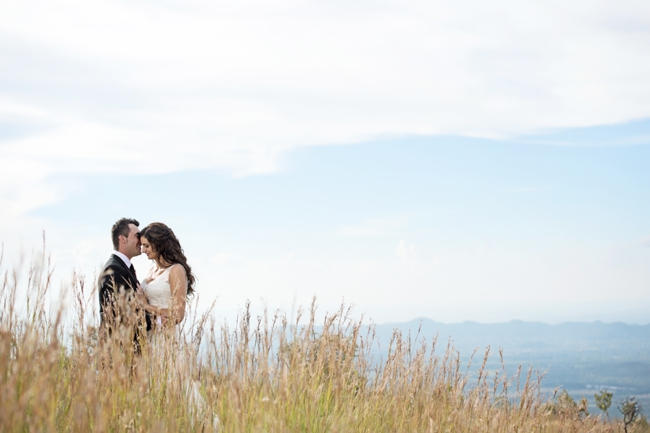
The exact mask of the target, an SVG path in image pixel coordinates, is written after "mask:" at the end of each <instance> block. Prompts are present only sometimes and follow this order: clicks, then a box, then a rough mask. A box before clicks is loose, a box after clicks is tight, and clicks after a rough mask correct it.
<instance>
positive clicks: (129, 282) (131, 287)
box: [99, 254, 151, 330]
mask: <svg viewBox="0 0 650 433" xmlns="http://www.w3.org/2000/svg"><path fill="white" fill-rule="evenodd" d="M137 287H138V279H137V277H136V275H135V273H134V272H131V270H130V269H129V268H127V267H126V263H124V261H123V260H122V259H120V258H119V257H118V256H116V255H115V254H112V255H111V257H110V258H109V259H108V261H107V262H106V264H105V265H104V269H103V271H102V274H101V276H100V277H99V316H100V319H101V322H102V325H104V324H105V323H107V322H109V323H113V322H114V321H115V306H114V305H113V302H114V299H115V296H116V294H117V293H120V292H121V291H124V292H125V293H132V294H135V290H136V288H137ZM146 324H147V330H150V329H151V320H150V317H149V315H146Z"/></svg>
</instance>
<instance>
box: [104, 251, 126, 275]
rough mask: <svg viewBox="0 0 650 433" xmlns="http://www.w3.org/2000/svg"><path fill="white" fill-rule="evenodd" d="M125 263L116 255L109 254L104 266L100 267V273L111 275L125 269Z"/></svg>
mask: <svg viewBox="0 0 650 433" xmlns="http://www.w3.org/2000/svg"><path fill="white" fill-rule="evenodd" d="M125 267H126V266H125V265H124V263H123V262H122V260H121V259H120V258H119V257H117V256H116V255H115V254H111V256H110V257H109V258H108V260H107V261H106V263H105V264H104V268H103V269H102V275H103V276H105V275H111V274H114V273H116V272H117V273H121V272H122V271H124V270H125Z"/></svg>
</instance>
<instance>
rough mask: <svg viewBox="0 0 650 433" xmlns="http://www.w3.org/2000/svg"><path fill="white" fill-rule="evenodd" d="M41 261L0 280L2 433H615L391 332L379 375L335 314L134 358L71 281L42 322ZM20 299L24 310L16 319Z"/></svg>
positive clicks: (361, 329) (275, 320) (200, 326)
mask: <svg viewBox="0 0 650 433" xmlns="http://www.w3.org/2000/svg"><path fill="white" fill-rule="evenodd" d="M40 260H41V262H40V263H38V264H37V265H34V266H31V267H30V268H29V269H28V270H26V271H25V272H27V275H25V277H26V282H25V281H23V282H22V283H21V282H20V280H21V278H20V275H18V274H17V273H16V272H13V271H12V272H10V271H9V270H3V271H2V272H3V274H2V285H1V291H0V305H1V306H2V311H1V312H0V396H1V399H2V401H1V403H0V431H2V432H7V433H8V432H49V431H61V432H89V431H98V432H105V431H109V432H123V431H126V432H130V431H133V432H136V431H137V432H148V431H150V432H179V431H191V432H194V431H197V432H198V431H201V432H203V431H205V432H210V431H217V430H218V431H222V432H371V433H375V432H504V433H505V432H508V433H510V432H593V433H597V432H613V431H615V430H616V426H615V425H614V424H610V423H607V422H604V421H603V420H602V419H601V418H598V417H593V416H584V415H581V414H580V413H579V412H578V411H577V410H558V406H557V405H554V404H549V403H548V402H544V401H542V399H541V398H540V396H539V389H540V384H539V381H538V378H536V377H533V376H532V374H531V372H528V373H525V372H524V373H522V374H519V375H517V376H515V377H507V376H506V375H505V374H504V371H505V369H504V370H502V371H487V369H486V367H485V366H486V361H487V357H488V352H487V351H486V352H485V354H484V356H483V357H482V358H481V357H479V358H478V359H477V362H479V363H480V364H481V365H480V366H479V367H478V369H472V370H470V368H469V366H468V365H462V364H461V362H460V358H459V355H458V354H457V353H456V352H455V351H454V350H453V348H452V347H447V348H446V350H445V351H444V353H443V354H442V355H438V354H437V352H440V351H436V342H435V341H434V342H430V343H429V344H428V345H427V344H420V345H418V346H414V345H413V343H412V340H410V339H408V338H404V337H403V336H401V335H400V334H399V333H397V332H396V333H395V334H394V335H393V338H392V341H391V344H390V347H389V348H387V350H386V353H387V354H386V356H385V357H384V358H383V359H382V360H380V361H378V360H377V359H376V357H375V356H374V355H373V349H374V348H375V347H374V346H375V340H374V334H373V331H372V327H367V326H364V324H363V323H362V322H361V321H355V320H352V319H350V315H349V314H348V313H349V312H348V311H347V310H346V309H345V308H343V307H342V308H341V309H340V310H339V311H336V312H334V313H332V314H329V315H327V316H326V318H325V319H324V320H323V321H320V322H318V323H317V322H316V317H317V314H316V311H315V308H316V307H315V303H314V304H312V306H311V308H310V309H309V310H307V311H305V312H302V313H300V314H298V315H297V317H296V319H295V320H293V321H291V322H289V321H288V320H287V318H286V317H285V316H283V315H281V314H273V315H271V314H263V315H262V316H260V317H251V314H250V310H249V309H248V308H246V309H245V310H244V312H243V313H242V316H241V317H240V319H239V320H238V321H237V323H236V324H234V326H233V327H232V328H229V327H227V326H222V327H216V326H215V324H214V321H212V320H211V319H210V315H209V314H205V315H203V316H198V317H197V316H195V318H194V319H186V322H185V323H184V324H183V325H182V328H183V329H182V330H175V331H174V332H168V333H161V334H156V335H155V336H153V337H152V338H151V339H150V340H149V341H147V342H145V343H144V344H143V346H142V353H141V354H139V355H137V354H134V352H133V350H132V349H131V344H130V343H131V340H130V338H131V336H130V335H129V332H128V330H127V331H124V329H125V328H123V329H122V331H119V330H118V331H117V332H115V333H114V334H113V335H112V337H111V338H109V339H102V338H99V336H98V331H97V328H96V327H94V326H92V325H93V320H89V318H88V315H89V314H90V313H89V311H87V309H86V308H85V305H87V304H88V302H94V301H95V300H96V297H97V293H96V291H94V290H92V289H91V288H89V287H88V284H86V283H85V282H84V280H83V279H76V280H75V282H74V283H73V289H74V296H73V298H74V299H75V301H74V306H69V307H68V308H64V307H61V308H56V309H54V310H53V311H49V310H48V309H47V302H46V299H47V294H48V291H49V290H50V287H51V285H52V281H51V279H52V274H51V272H50V271H49V270H48V269H49V268H48V265H47V259H46V257H45V256H43V257H41V259H40ZM0 262H1V259H0ZM0 264H1V263H0ZM19 299H29V302H28V303H27V302H25V305H26V308H24V309H23V310H22V311H20V312H18V310H17V309H16V307H15V306H16V305H17V304H18V303H17V302H16V301H17V300H19ZM27 304H28V306H27ZM73 315H74V317H75V319H74V320H73V321H72V322H73V323H72V326H65V323H68V322H70V320H68V321H67V322H66V319H69V318H70V317H71V316H73ZM481 361H482V362H481ZM470 371H473V372H474V373H470ZM560 409H562V408H560Z"/></svg>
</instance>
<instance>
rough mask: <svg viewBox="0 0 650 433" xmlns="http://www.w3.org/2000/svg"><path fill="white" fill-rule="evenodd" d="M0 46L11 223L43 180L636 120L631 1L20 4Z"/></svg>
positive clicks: (636, 14)
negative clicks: (396, 139)
mask: <svg viewBox="0 0 650 433" xmlns="http://www.w3.org/2000/svg"><path fill="white" fill-rule="evenodd" d="M34 10H38V11H39V13H34ZM0 38H2V44H0V55H2V56H3V58H4V59H5V60H4V61H3V63H4V64H3V68H2V71H0V83H2V84H0V95H2V98H0V100H3V101H9V102H2V103H0V121H2V122H5V123H10V124H11V123H13V122H17V121H20V122H21V124H22V125H23V127H25V128H27V126H30V125H31V132H32V133H31V135H26V134H21V135H20V136H17V137H13V136H11V137H4V138H3V137H0V148H1V150H2V152H3V165H5V164H4V163H5V161H6V162H7V163H11V165H12V167H14V171H9V172H8V171H5V170H2V173H1V174H0V183H2V184H3V185H5V186H3V189H1V190H0V202H1V203H2V204H3V205H9V206H10V207H13V208H14V209H17V211H16V212H18V213H21V212H24V211H25V210H26V209H32V208H34V207H37V206H39V205H42V204H45V203H47V202H50V201H52V200H56V199H58V198H59V197H60V194H63V193H64V192H61V191H59V192H58V193H57V192H54V191H51V190H50V189H51V188H52V187H51V186H48V185H47V183H46V178H47V176H49V175H52V174H56V173H61V172H79V171H82V172H98V171H100V172H108V173H124V172H127V173H134V172H138V173H141V172H145V173H147V172H149V173H150V172H168V171H174V170H181V169H198V168H200V169H206V168H219V169H226V170H230V171H232V172H233V173H235V174H237V175H246V174H251V173H263V172H270V171H273V170H276V169H277V167H278V165H277V160H278V156H279V155H280V154H282V152H285V151H287V150H289V149H293V148H296V147H300V146H314V145H329V144H340V143H350V142H355V141H360V140H365V139H370V138H373V137H379V136H385V135H394V134H437V133H445V134H467V135H474V136H507V135H512V134H520V133H525V132H530V131H537V130H543V129H547V128H557V127H564V126H583V125H594V124H602V123H612V122H619V121H626V120H630V119H635V118H641V117H645V116H648V115H649V114H650V80H649V79H648V77H649V76H650V57H649V56H647V51H648V40H649V38H650V4H649V3H648V2H638V1H632V0H628V1H623V2H617V3H615V4H614V3H611V2H604V1H601V2H594V1H586V0H585V1H575V2H569V3H567V2H559V1H552V2H541V3H540V2H538V3H531V2H517V1H510V0H502V1H497V2H487V3H486V2H479V1H460V2H454V3H447V4H440V3H439V2H428V1H416V2H409V3H408V5H407V4H404V3H402V2H396V1H383V2H361V3H350V2H326V3H323V2H318V1H309V0H305V1H291V2H274V1H270V2H268V1H264V2H262V1H246V2H237V3H236V4H233V3H232V2H225V1H224V2H219V1H192V2H189V3H188V2H176V1H167V2H108V1H54V2H52V1H37V2H23V3H16V4H13V5H12V6H11V7H7V8H4V10H3V14H2V18H0ZM25 125H27V126H25ZM27 129H29V128H27ZM126 152H128V154H129V157H128V158H125V157H124V155H125V154H126ZM5 155H8V156H5ZM5 158H7V159H5ZM15 171H22V172H30V173H32V174H33V177H32V178H31V179H30V180H28V181H25V180H24V179H23V178H22V177H20V176H18V177H16V176H15V175H14V173H15ZM16 192H18V194H16ZM16 196H19V197H20V198H16Z"/></svg>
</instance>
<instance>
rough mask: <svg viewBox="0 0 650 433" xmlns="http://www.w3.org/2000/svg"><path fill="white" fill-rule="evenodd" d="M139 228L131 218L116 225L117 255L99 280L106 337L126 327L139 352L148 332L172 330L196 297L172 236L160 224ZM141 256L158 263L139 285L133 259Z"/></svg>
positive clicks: (183, 257) (103, 331)
mask: <svg viewBox="0 0 650 433" xmlns="http://www.w3.org/2000/svg"><path fill="white" fill-rule="evenodd" d="M139 225H140V223H139V222H138V221H137V220H135V219H132V218H121V219H119V220H118V221H117V222H115V224H113V227H112V229H111V236H112V240H113V248H114V251H113V253H112V254H111V256H110V258H109V259H108V261H107V262H106V264H105V265H104V269H103V271H102V273H101V276H100V278H99V314H100V318H101V325H100V329H101V330H102V333H103V334H104V335H106V334H108V335H110V334H111V332H112V331H113V330H114V329H115V327H116V326H118V325H120V324H121V325H124V324H126V323H128V325H127V326H130V327H132V328H131V329H132V332H133V341H134V345H135V350H136V351H139V347H140V344H139V342H140V340H141V339H142V338H143V337H144V330H146V331H148V332H150V331H157V330H162V329H169V328H173V327H174V326H175V325H176V324H178V323H180V322H181V321H182V320H183V317H184V316H185V304H186V300H187V297H188V296H190V295H191V294H192V293H193V292H194V275H193V274H192V269H191V268H190V266H189V265H188V264H187V259H186V257H185V254H184V253H183V249H182V248H181V245H180V242H179V241H178V239H177V238H176V235H175V234H174V232H173V231H172V230H171V229H170V228H169V227H168V226H166V225H165V224H163V223H159V222H155V223H151V224H149V225H148V226H146V227H145V228H143V229H142V231H140V230H139ZM141 253H144V254H146V255H147V257H148V258H149V259H151V260H153V262H154V263H153V266H152V267H151V269H150V270H149V272H148V274H147V276H146V277H145V278H144V279H143V280H141V281H139V280H138V277H137V275H136V273H135V268H134V267H133V264H132V263H131V259H132V258H133V257H135V256H138V255H140V254H141ZM124 304H127V305H124ZM129 315H130V316H132V317H128V316H129Z"/></svg>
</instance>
